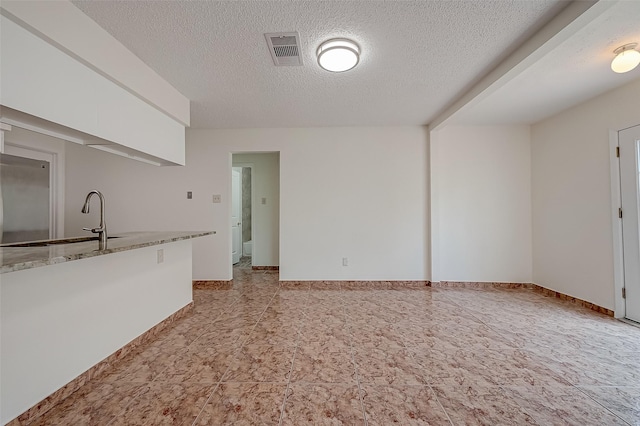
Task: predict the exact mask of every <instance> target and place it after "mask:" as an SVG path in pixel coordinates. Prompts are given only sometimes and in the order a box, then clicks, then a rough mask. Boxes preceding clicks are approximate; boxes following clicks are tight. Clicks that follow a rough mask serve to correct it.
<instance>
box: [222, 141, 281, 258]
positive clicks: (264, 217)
mask: <svg viewBox="0 0 640 426" xmlns="http://www.w3.org/2000/svg"><path fill="white" fill-rule="evenodd" d="M233 166H240V167H242V166H251V182H252V188H251V206H252V215H251V228H252V229H251V230H252V234H253V236H251V238H252V239H253V240H252V245H253V247H252V249H253V251H252V256H251V257H252V258H251V264H252V265H253V266H278V263H279V254H280V156H279V154H278V153H277V152H276V153H256V154H235V155H233ZM263 198H264V199H265V204H262V199H263Z"/></svg>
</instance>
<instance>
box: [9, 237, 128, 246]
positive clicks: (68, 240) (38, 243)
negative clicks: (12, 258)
mask: <svg viewBox="0 0 640 426" xmlns="http://www.w3.org/2000/svg"><path fill="white" fill-rule="evenodd" d="M113 238H120V237H109V239H110V240H111V239H113ZM99 239H100V238H99V237H78V238H62V239H59V240H43V241H28V242H26V243H8V244H0V247H47V246H55V245H58V244H73V243H84V242H87V241H98V240H99Z"/></svg>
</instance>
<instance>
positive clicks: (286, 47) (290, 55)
mask: <svg viewBox="0 0 640 426" xmlns="http://www.w3.org/2000/svg"><path fill="white" fill-rule="evenodd" d="M264 37H265V38H266V39H267V45H268V46H269V52H270V53H271V58H273V63H274V64H275V65H276V66H277V67H287V66H294V65H302V56H300V36H299V35H298V33H297V32H289V33H269V34H265V35H264Z"/></svg>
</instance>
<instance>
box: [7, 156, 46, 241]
mask: <svg viewBox="0 0 640 426" xmlns="http://www.w3.org/2000/svg"><path fill="white" fill-rule="evenodd" d="M49 169H50V164H49V163H48V162H46V161H41V160H32V159H30V158H23V157H17V156H15V155H8V154H0V244H6V243H13V242H22V241H34V240H46V239H48V238H49V223H50V221H49V214H50V213H49V211H50V209H49V203H50V195H49V191H50V185H49Z"/></svg>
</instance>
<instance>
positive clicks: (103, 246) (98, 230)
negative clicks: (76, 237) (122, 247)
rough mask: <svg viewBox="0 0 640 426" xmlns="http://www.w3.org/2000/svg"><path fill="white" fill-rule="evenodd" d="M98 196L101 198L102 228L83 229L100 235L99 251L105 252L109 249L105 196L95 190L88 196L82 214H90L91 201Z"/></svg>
mask: <svg viewBox="0 0 640 426" xmlns="http://www.w3.org/2000/svg"><path fill="white" fill-rule="evenodd" d="M93 194H96V195H97V196H98V197H99V198H100V226H98V227H97V228H82V229H83V230H84V231H91V232H93V233H94V234H98V238H99V243H98V244H99V249H100V250H104V249H106V248H107V224H106V223H105V221H104V196H103V195H102V193H101V192H100V191H96V190H95V189H94V190H93V191H91V192H89V193H88V194H87V199H86V200H84V206H82V213H85V214H86V213H89V200H91V196H92V195H93Z"/></svg>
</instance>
